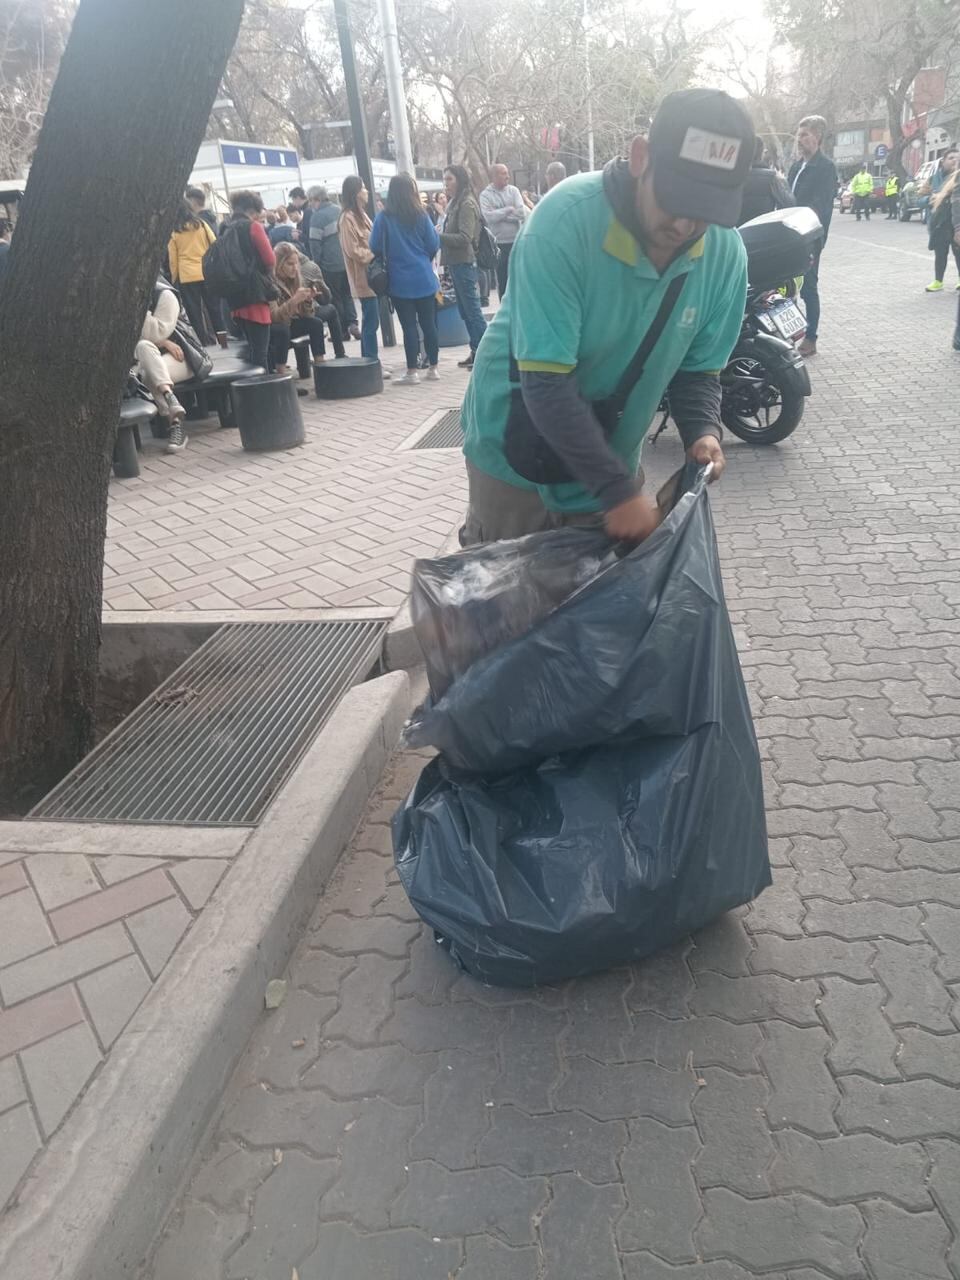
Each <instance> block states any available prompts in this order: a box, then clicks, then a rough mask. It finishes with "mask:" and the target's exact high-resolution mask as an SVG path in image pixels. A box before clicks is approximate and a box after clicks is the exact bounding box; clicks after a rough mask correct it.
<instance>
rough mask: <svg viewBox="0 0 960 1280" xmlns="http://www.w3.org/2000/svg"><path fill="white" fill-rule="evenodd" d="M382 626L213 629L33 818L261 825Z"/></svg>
mask: <svg viewBox="0 0 960 1280" xmlns="http://www.w3.org/2000/svg"><path fill="white" fill-rule="evenodd" d="M386 629H387V623H386V622H385V621H381V620H373V621H358V622H245V623H238V624H227V625H225V626H223V627H221V628H220V630H219V631H217V632H216V633H215V634H214V635H212V636H211V637H210V639H209V640H207V641H206V643H204V644H203V645H201V647H200V648H199V649H198V650H197V651H196V653H194V654H193V655H192V656H191V657H190V658H188V659H187V661H186V662H185V663H183V665H182V666H180V667H178V668H177V670H176V671H175V672H174V673H173V675H172V676H170V678H169V679H168V680H165V681H164V682H163V684H161V685H160V686H159V688H157V689H155V690H154V692H153V694H152V695H151V696H150V697H149V698H148V699H147V701H146V702H144V703H142V704H141V705H140V706H139V707H138V708H137V709H136V711H134V712H133V713H132V714H131V715H130V716H128V717H127V719H126V720H124V721H123V723H122V724H120V725H119V726H118V727H117V728H116V729H114V731H113V732H112V733H110V734H108V736H107V737H106V738H104V740H103V742H101V743H100V745H99V746H98V747H96V748H95V749H94V750H93V751H91V753H90V754H89V755H88V756H87V757H86V759H84V760H82V761H81V763H80V764H79V765H77V767H76V768H75V769H74V770H73V771H72V772H71V773H69V774H68V775H67V776H66V777H65V778H64V780H63V781H62V782H61V783H60V784H59V785H58V786H57V787H56V788H55V789H54V790H53V791H51V792H50V794H49V795H48V796H45V797H44V799H43V800H41V801H40V803H39V804H38V805H37V806H36V808H34V809H33V810H32V811H31V812H30V814H29V815H28V816H29V817H30V818H60V819H68V820H70V821H73V822H153V823H169V824H171V825H176V824H181V825H184V826H256V824H257V823H258V822H259V821H260V819H261V817H262V816H263V813H264V810H265V809H266V807H267V805H268V804H269V803H270V801H271V800H272V798H273V796H274V794H275V793H276V791H277V790H278V789H279V787H280V786H282V784H283V782H284V780H285V779H286V778H287V776H288V775H289V774H290V772H291V770H292V769H293V768H294V766H295V765H296V764H297V762H298V761H299V759H300V758H301V756H302V755H303V753H304V751H305V750H306V749H307V747H308V746H309V745H310V742H311V741H312V739H313V738H314V737H315V736H316V734H317V733H318V731H319V730H320V728H321V727H322V726H323V724H324V723H325V722H326V720H327V719H328V718H329V716H330V715H331V713H332V712H333V710H334V708H335V707H336V705H337V703H338V702H339V701H340V699H341V697H342V696H343V695H344V693H346V691H347V690H348V689H349V688H350V686H351V685H353V684H355V683H356V682H357V681H358V680H362V679H363V678H364V677H365V676H366V675H368V674H369V672H370V671H371V669H372V668H373V666H374V664H375V663H376V661H377V659H378V658H379V656H380V650H381V648H382V645H383V638H384V635H385V633H386Z"/></svg>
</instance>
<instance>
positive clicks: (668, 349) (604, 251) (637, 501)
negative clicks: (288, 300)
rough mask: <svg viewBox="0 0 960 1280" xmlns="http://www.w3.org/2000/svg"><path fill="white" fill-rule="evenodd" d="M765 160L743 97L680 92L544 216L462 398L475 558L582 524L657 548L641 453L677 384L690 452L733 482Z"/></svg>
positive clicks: (544, 205) (553, 198) (676, 405)
mask: <svg viewBox="0 0 960 1280" xmlns="http://www.w3.org/2000/svg"><path fill="white" fill-rule="evenodd" d="M753 150H754V130H753V124H752V123H751V120H750V117H749V115H748V114H747V113H746V111H745V110H744V109H743V107H742V106H740V104H739V103H738V102H736V101H734V99H733V98H731V97H729V96H728V95H727V94H726V93H722V92H720V91H719V90H714V89H687V90H683V91H680V92H677V93H671V94H669V95H668V96H667V97H666V98H665V99H664V101H663V103H662V104H661V106H660V109H659V111H658V112H657V115H656V118H655V119H654V121H653V124H652V125H651V127H650V132H649V136H648V137H643V136H640V137H636V138H634V140H633V144H632V146H631V148H630V158H629V160H623V159H620V160H611V161H610V163H609V164H608V165H607V166H606V168H605V170H604V171H603V173H582V174H578V175H577V176H575V177H571V178H568V179H567V180H566V181H565V182H563V183H561V184H560V186H558V187H557V188H556V190H555V191H552V192H551V193H550V195H549V196H548V197H547V199H545V200H542V201H541V202H540V204H539V205H538V206H537V208H536V210H535V212H534V213H533V214H532V215H531V218H530V222H529V224H528V226H527V227H525V229H524V232H523V235H522V236H520V238H519V239H518V240H517V242H516V247H515V249H514V251H513V264H512V267H511V271H512V276H513V282H512V283H511V285H510V286H509V288H508V289H507V293H506V297H505V298H504V300H503V303H502V305H501V306H500V309H499V310H498V312H497V314H496V316H495V317H494V319H493V320H492V321H491V323H490V326H489V328H488V329H487V332H486V335H485V336H484V339H483V342H482V343H481V344H480V349H479V351H478V352H477V359H476V364H475V366H474V371H473V377H472V378H471V380H470V385H469V387H468V388H467V394H466V397H465V399H464V402H463V410H462V421H463V427H464V436H465V442H464V453H465V455H466V464H467V477H468V483H469V509H468V513H467V519H466V524H465V525H464V528H463V531H462V533H461V541H462V542H463V545H464V546H470V545H474V544H477V543H482V542H492V541H495V540H497V539H500V538H517V537H521V536H522V535H524V534H528V533H535V532H537V531H539V530H543V529H548V528H553V527H556V526H557V525H558V524H571V523H573V524H584V523H596V524H603V525H605V526H606V529H607V531H608V533H609V534H610V536H611V537H612V538H614V539H617V540H623V541H626V542H640V541H642V540H643V538H645V537H646V536H647V535H648V534H649V533H651V532H652V531H653V530H654V529H655V528H656V526H657V524H658V522H659V515H658V509H657V506H656V503H655V502H654V501H653V500H652V499H650V498H648V497H646V495H644V494H642V493H641V486H642V475H638V470H639V460H640V451H641V448H642V445H643V440H644V437H645V435H646V433H647V429H648V427H649V425H650V423H651V421H652V420H653V418H654V416H655V414H656V410H657V406H658V404H659V403H660V401H661V399H662V397H663V394H664V392H665V391H666V389H667V387H668V386H669V387H670V404H671V411H672V414H673V418H674V421H675V422H676V423H677V425H678V427H679V430H680V435H681V438H682V440H683V442H684V445H685V446H686V449H687V456H688V457H689V458H690V459H691V460H692V461H694V462H697V463H699V464H701V465H705V464H707V463H713V465H714V468H715V475H719V473H720V472H721V471H722V469H723V465H724V459H723V451H722V449H721V447H720V435H721V428H720V378H719V374H718V372H717V370H719V369H722V368H723V367H724V365H725V364H726V363H727V360H728V359H729V356H730V352H731V351H732V349H733V346H734V343H735V342H736V340H737V338H738V336H739V334H740V326H741V323H742V320H743V307H744V301H745V299H746V291H747V265H746V250H745V249H744V245H743V241H742V239H741V238H740V236H739V235H738V233H737V231H736V230H735V228H736V225H737V222H738V221H739V218H740V206H741V203H742V196H743V186H744V183H745V182H746V180H747V175H748V173H749V171H750V163H751V160H752V158H753ZM656 332H660V333H661V334H662V336H660V338H659V340H657V339H656V336H655V333H656ZM651 338H652V339H653V340H652V343H651V341H650V340H651ZM647 345H650V350H649V352H647V350H646V348H647ZM644 353H646V359H645V361H644V360H643V356H644ZM638 357H639V358H638ZM641 364H642V374H641V375H640V376H639V379H634V381H633V382H632V383H629V384H628V390H627V394H626V398H625V399H621V397H620V396H617V397H616V399H614V396H615V392H617V390H618V388H622V387H623V382H624V376H625V374H626V373H627V371H628V370H629V369H630V368H631V366H633V367H634V368H636V366H637V365H641ZM622 394H623V393H622V391H621V395H622Z"/></svg>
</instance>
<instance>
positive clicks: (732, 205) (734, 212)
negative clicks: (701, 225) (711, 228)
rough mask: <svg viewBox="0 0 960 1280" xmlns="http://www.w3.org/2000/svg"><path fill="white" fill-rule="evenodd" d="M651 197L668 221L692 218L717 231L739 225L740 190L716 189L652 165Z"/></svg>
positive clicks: (741, 191) (741, 205)
mask: <svg viewBox="0 0 960 1280" xmlns="http://www.w3.org/2000/svg"><path fill="white" fill-rule="evenodd" d="M653 193H654V195H655V196H656V198H657V204H658V205H659V206H660V208H661V209H662V210H663V211H664V213H668V214H669V215H670V217H671V218H693V219H694V220H695V221H697V222H710V223H713V224H715V225H716V226H718V227H735V226H736V225H737V223H738V222H739V221H740V211H741V209H742V208H743V187H742V186H738V187H720V186H717V185H715V184H714V183H711V182H701V181H699V180H698V179H696V178H691V177H688V176H687V175H686V174H682V173H677V172H676V171H675V170H670V169H665V168H664V167H663V165H660V166H659V167H658V166H657V165H656V164H654V166H653Z"/></svg>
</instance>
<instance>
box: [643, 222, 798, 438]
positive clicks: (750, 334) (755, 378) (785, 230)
mask: <svg viewBox="0 0 960 1280" xmlns="http://www.w3.org/2000/svg"><path fill="white" fill-rule="evenodd" d="M740 235H741V236H742V238H743V241H744V244H745V245H746V248H747V276H748V287H747V302H746V308H745V310H744V316H743V325H742V326H741V329H740V337H739V338H738V340H737V345H736V346H735V347H734V349H733V352H732V354H731V356H730V359H729V361H728V362H727V365H726V367H725V368H724V369H723V371H722V372H721V374H720V388H721V393H722V398H721V402H720V417H721V420H722V421H723V425H724V426H725V427H726V428H727V429H728V430H729V431H731V432H732V433H733V434H734V435H735V436H738V437H739V438H740V439H741V440H746V441H747V443H748V444H777V443H778V442H779V441H780V440H786V438H787V436H789V435H791V434H792V433H793V432H794V431H795V430H796V429H797V426H798V425H799V423H800V419H801V418H802V417H803V409H804V401H805V399H806V397H807V396H809V395H810V394H811V391H812V388H811V386H810V374H809V373H808V371H807V367H806V365H805V364H804V361H803V357H802V356H801V355H800V352H799V351H798V350H797V346H796V344H797V343H798V342H799V341H800V339H801V338H803V336H804V334H805V332H806V325H807V322H806V318H805V317H804V314H803V312H802V311H801V309H800V306H799V304H798V302H797V296H798V286H797V279H796V277H799V278H801V279H802V276H803V273H804V272H805V271H806V269H807V267H808V266H809V265H810V262H811V260H812V257H813V254H814V253H815V252H816V250H817V248H818V246H819V243H820V241H821V240H822V237H823V228H822V227H821V226H820V222H819V220H818V218H817V216H816V214H815V213H814V212H813V211H812V210H811V209H781V210H778V211H777V212H776V213H767V214H764V215H763V216H762V217H759V218H754V219H753V221H752V222H747V223H745V224H744V225H743V226H742V227H741V228H740ZM784 280H787V281H788V283H787V284H783V283H782V282H783V281H784ZM660 408H661V411H662V413H663V415H664V416H663V420H662V421H661V423H660V425H659V427H658V428H657V430H656V432H655V434H654V436H653V439H654V441H656V440H657V438H658V437H659V436H660V435H661V433H662V432H663V431H664V429H665V428H666V425H667V421H668V419H669V417H670V397H669V391H668V393H667V395H666V396H665V397H664V400H663V403H662V404H661V406H660Z"/></svg>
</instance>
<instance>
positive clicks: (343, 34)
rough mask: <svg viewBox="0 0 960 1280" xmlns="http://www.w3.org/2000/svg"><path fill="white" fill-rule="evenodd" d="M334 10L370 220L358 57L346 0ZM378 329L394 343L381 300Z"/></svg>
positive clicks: (373, 203) (372, 201) (373, 202)
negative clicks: (354, 47)
mask: <svg viewBox="0 0 960 1280" xmlns="http://www.w3.org/2000/svg"><path fill="white" fill-rule="evenodd" d="M333 11H334V13H335V15H336V19H337V37H338V39H339V41H340V58H341V61H342V62H343V79H344V84H345V85H346V89H347V104H348V106H349V108H350V128H351V132H352V133H353V153H354V155H355V156H356V158H357V173H359V175H360V177H361V178H362V179H363V185H364V186H365V187H366V188H367V206H368V209H369V213H370V219H371V221H372V220H373V219H374V218H375V217H376V216H377V189H376V187H375V186H374V185H373V166H372V165H371V163H370V143H369V142H368V141H367V117H366V115H365V114H364V110H363V100H362V98H361V97H360V82H359V80H358V79H357V60H356V57H355V56H354V52H353V33H352V32H351V30H350V13H349V10H348V8H347V0H333ZM380 331H381V336H382V338H383V345H384V346H385V347H393V346H396V341H397V340H396V337H395V336H394V332H393V322H392V320H391V319H390V312H389V310H388V309H387V308H385V307H384V306H383V305H382V303H381V306H380Z"/></svg>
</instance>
